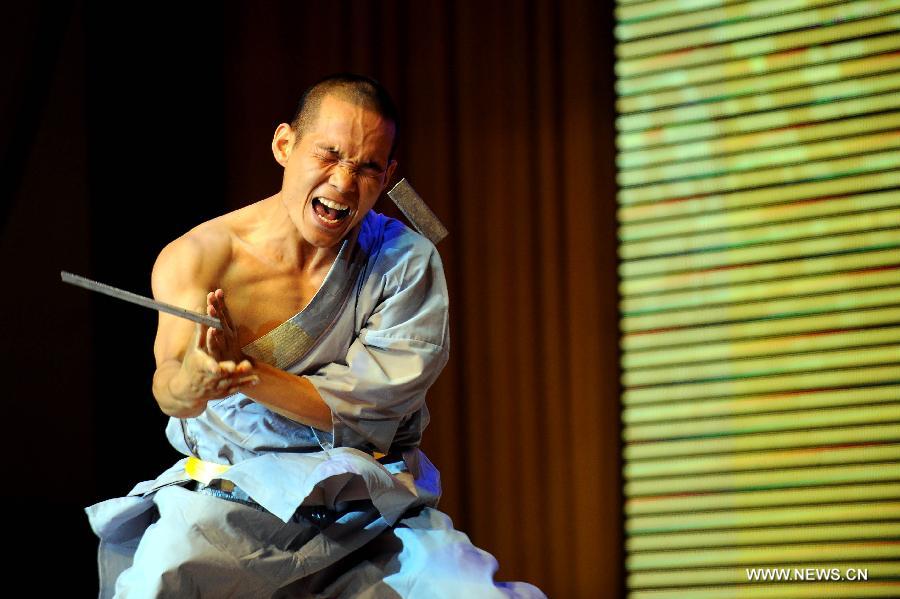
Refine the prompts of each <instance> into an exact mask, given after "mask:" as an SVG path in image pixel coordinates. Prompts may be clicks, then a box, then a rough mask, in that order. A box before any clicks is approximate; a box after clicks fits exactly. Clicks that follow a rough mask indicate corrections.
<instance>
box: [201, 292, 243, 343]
mask: <svg viewBox="0 0 900 599" xmlns="http://www.w3.org/2000/svg"><path fill="white" fill-rule="evenodd" d="M206 305H207V313H208V314H209V315H210V316H213V317H215V318H218V319H219V321H220V322H221V323H222V332H224V333H225V334H226V335H235V334H236V331H235V329H234V323H233V322H232V320H231V313H230V312H229V311H228V306H227V305H226V304H225V292H224V291H222V290H221V289H216V290H215V291H210V292H209V293H208V294H206Z"/></svg>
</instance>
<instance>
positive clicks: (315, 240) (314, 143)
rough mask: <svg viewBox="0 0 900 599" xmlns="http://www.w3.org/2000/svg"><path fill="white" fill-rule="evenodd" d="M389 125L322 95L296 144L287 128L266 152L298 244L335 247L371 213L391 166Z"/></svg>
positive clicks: (278, 131)
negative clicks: (277, 171)
mask: <svg viewBox="0 0 900 599" xmlns="http://www.w3.org/2000/svg"><path fill="white" fill-rule="evenodd" d="M393 139H394V125H393V123H391V122H390V121H386V120H385V119H383V118H382V117H380V116H379V115H378V114H376V113H375V112H372V111H370V110H367V109H365V108H363V107H361V106H358V105H356V104H353V103H352V102H348V101H346V100H343V99H341V98H340V97H338V96H334V95H327V96H325V97H324V98H322V101H321V104H320V106H319V111H318V114H317V115H316V118H315V121H314V122H312V123H311V124H310V125H309V126H308V127H307V129H306V131H305V132H304V133H303V135H302V137H300V139H296V135H295V133H294V131H293V130H292V129H291V127H290V125H288V124H287V123H282V124H281V125H279V126H278V128H277V129H276V130H275V138H274V139H273V141H272V152H273V154H274V155H275V160H276V161H277V162H278V163H279V164H280V165H281V166H283V167H284V179H283V181H282V186H281V201H282V203H283V204H284V206H285V208H286V209H287V211H288V214H289V216H290V218H291V220H292V221H293V222H294V225H295V226H296V227H297V230H298V231H299V232H300V234H301V236H302V237H303V239H304V240H305V241H306V242H307V243H309V244H310V245H312V246H314V247H317V248H329V247H333V246H335V245H336V244H337V243H339V242H340V241H341V239H343V237H344V236H345V235H346V234H347V232H349V231H350V230H351V229H352V228H353V227H354V226H356V224H357V223H359V221H361V220H362V218H363V217H364V216H365V215H366V213H367V212H368V211H369V210H370V209H371V208H372V206H373V205H374V204H375V202H376V200H378V197H379V195H381V192H382V191H383V190H384V188H385V187H386V186H387V184H388V182H389V181H390V178H391V174H393V172H394V169H395V168H396V167H397V162H396V161H394V160H391V161H389V160H388V157H389V155H390V151H391V144H392V143H393Z"/></svg>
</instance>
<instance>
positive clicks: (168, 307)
mask: <svg viewBox="0 0 900 599" xmlns="http://www.w3.org/2000/svg"><path fill="white" fill-rule="evenodd" d="M59 275H60V277H61V278H62V280H63V282H64V283H69V284H70V285H75V286H76V287H82V288H84V289H88V290H90V291H96V292H97V293H102V294H104V295H108V296H110V297H114V298H116V299H120V300H125V301H126V302H130V303H132V304H137V305H138V306H143V307H145V308H150V309H151V310H157V311H159V312H165V313H166V314H172V315H173V316H178V317H179V318H186V319H187V320H192V321H194V322H199V323H200V324H204V325H206V326H208V327H211V328H214V329H219V330H222V323H221V322H220V321H219V319H218V318H213V317H212V316H208V315H206V314H200V313H199V312H193V311H192V310H186V309H184V308H179V307H178V306H173V305H172V304H167V303H165V302H158V301H156V300H153V299H150V298H149V297H144V296H143V295H138V294H136V293H131V292H130V291H125V290H123V289H119V288H117V287H113V286H112V285H107V284H105V283H98V282H97V281H92V280H91V279H87V278H85V277H82V276H79V275H75V274H72V273H70V272H66V271H64V270H62V271H60V272H59Z"/></svg>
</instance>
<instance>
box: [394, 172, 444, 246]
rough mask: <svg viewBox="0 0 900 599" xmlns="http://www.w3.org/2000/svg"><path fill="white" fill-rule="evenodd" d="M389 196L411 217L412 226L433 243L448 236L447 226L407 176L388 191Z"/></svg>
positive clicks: (405, 214) (407, 216)
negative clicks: (420, 195) (413, 186)
mask: <svg viewBox="0 0 900 599" xmlns="http://www.w3.org/2000/svg"><path fill="white" fill-rule="evenodd" d="M388 196H390V198H391V199H392V200H394V203H395V204H397V208H399V209H400V212H402V213H403V215H404V216H405V217H406V218H407V219H409V222H411V223H412V226H414V227H415V228H416V230H417V231H418V232H419V233H421V234H422V235H424V236H425V237H427V238H428V239H430V240H431V243H434V244H437V243H438V242H440V241H441V239H443V238H444V237H446V236H447V233H448V231H447V228H446V227H444V225H443V224H441V221H440V220H438V217H437V216H435V215H434V212H432V211H431V208H429V207H428V205H427V204H426V203H425V202H424V200H422V198H421V197H419V194H417V193H416V190H415V189H413V188H412V185H410V184H409V181H407V180H406V178H403V179H400V182H399V183H397V184H396V185H394V188H393V189H391V190H390V191H389V192H388Z"/></svg>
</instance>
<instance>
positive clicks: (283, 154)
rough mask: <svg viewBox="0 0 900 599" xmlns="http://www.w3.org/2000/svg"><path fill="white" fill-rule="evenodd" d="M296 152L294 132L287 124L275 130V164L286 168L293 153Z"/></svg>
mask: <svg viewBox="0 0 900 599" xmlns="http://www.w3.org/2000/svg"><path fill="white" fill-rule="evenodd" d="M293 150H294V130H293V129H292V128H291V126H290V125H288V124H287V123H281V124H280V125H278V127H277V128H276V129H275V136H274V137H273V138H272V155H273V156H274V157H275V162H277V163H278V164H280V165H281V166H283V167H285V166H287V163H288V158H290V157H291V152H292V151H293Z"/></svg>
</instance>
